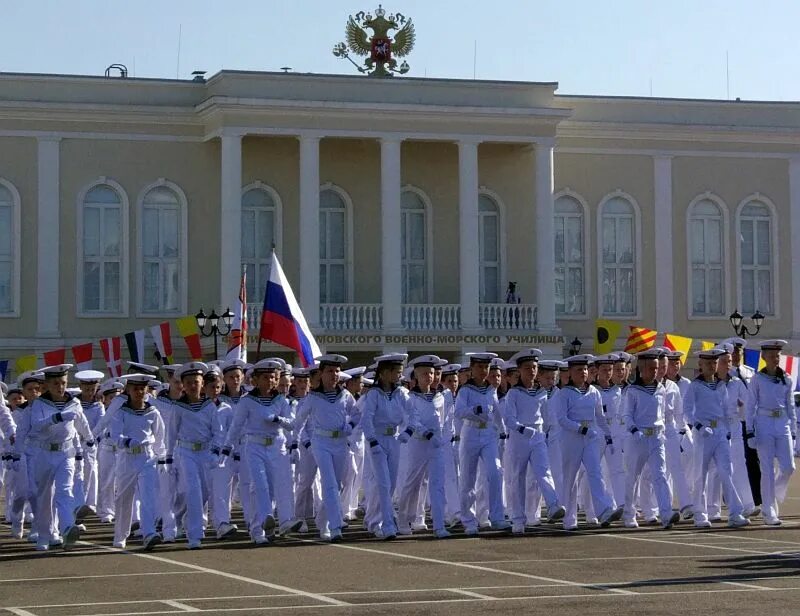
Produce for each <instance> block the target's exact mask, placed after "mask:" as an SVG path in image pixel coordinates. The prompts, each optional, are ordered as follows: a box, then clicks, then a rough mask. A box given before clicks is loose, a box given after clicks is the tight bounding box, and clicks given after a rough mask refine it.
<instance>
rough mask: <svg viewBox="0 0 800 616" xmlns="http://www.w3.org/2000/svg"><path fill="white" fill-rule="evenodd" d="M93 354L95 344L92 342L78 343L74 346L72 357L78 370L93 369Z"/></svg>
mask: <svg viewBox="0 0 800 616" xmlns="http://www.w3.org/2000/svg"><path fill="white" fill-rule="evenodd" d="M92 355H94V344H93V343H91V342H87V343H86V344H76V345H75V346H74V347H72V359H73V360H74V361H75V367H76V368H77V369H78V370H91V369H92Z"/></svg>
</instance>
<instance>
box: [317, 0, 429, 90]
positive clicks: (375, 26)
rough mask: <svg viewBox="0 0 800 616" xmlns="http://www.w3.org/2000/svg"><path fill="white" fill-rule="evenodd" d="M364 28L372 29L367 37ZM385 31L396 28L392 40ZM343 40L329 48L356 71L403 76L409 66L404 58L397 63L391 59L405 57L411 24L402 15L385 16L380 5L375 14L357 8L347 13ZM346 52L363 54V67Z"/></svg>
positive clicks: (410, 43)
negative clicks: (345, 40) (364, 58)
mask: <svg viewBox="0 0 800 616" xmlns="http://www.w3.org/2000/svg"><path fill="white" fill-rule="evenodd" d="M366 28H369V29H371V30H372V36H371V37H370V36H369V34H368V33H367V31H366ZM389 30H397V32H396V33H395V35H394V39H391V38H389ZM345 36H346V38H347V43H346V44H345V43H338V44H337V45H335V46H334V48H333V55H334V56H336V57H337V58H345V59H347V60H350V62H351V63H352V64H353V66H355V67H356V68H357V69H358V71H359V72H361V73H367V74H369V76H370V77H391V76H392V75H393V74H394V73H397V74H400V75H405V74H406V73H407V72H408V71H409V69H410V67H409V66H408V63H407V62H406V61H405V60H404V61H403V63H402V64H401V65H400V66H397V60H395V58H402V57H404V56H407V55H408V54H409V53H410V52H411V50H412V49H413V47H414V38H415V34H414V24H413V23H412V22H411V20H410V19H407V18H406V17H405V16H404V15H402V14H400V13H397V14H395V15H386V11H385V10H384V9H383V7H382V6H381V5H378V8H377V9H375V16H374V17H373V16H372V15H371V14H370V13H366V14H365V13H364V11H359V12H358V13H356V14H355V15H350V17H349V19H348V20H347V28H346V29H345ZM350 53H354V54H355V55H357V56H367V59H366V60H364V66H359V65H358V64H357V63H356V62H354V61H353V59H352V58H350Z"/></svg>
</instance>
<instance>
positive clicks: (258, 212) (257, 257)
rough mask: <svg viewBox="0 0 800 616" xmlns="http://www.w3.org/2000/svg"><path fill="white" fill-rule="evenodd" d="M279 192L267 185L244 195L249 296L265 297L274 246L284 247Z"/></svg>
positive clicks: (244, 248)
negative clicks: (280, 236)
mask: <svg viewBox="0 0 800 616" xmlns="http://www.w3.org/2000/svg"><path fill="white" fill-rule="evenodd" d="M278 209H279V201H278V196H277V193H275V192H274V191H273V190H272V189H271V188H267V187H266V186H259V187H255V188H250V189H246V190H245V193H244V194H243V195H242V265H243V266H244V267H245V269H246V270H247V297H248V299H251V301H256V302H260V301H262V300H263V299H264V292H265V290H266V285H267V279H268V278H269V268H270V252H271V250H272V246H276V250H277V249H279V248H280V246H279V238H278V236H277V230H278V229H279V228H280V225H279V224H277V222H278V220H279V218H278V215H279V211H278Z"/></svg>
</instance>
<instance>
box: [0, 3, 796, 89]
mask: <svg viewBox="0 0 800 616" xmlns="http://www.w3.org/2000/svg"><path fill="white" fill-rule="evenodd" d="M376 6H377V2H373V1H372V0H368V1H364V0H347V1H343V0H328V1H324V0H294V1H290V0H284V1H282V2H276V1H275V0H261V1H257V0H227V1H226V0H132V1H131V0H129V1H127V2H122V1H120V0H103V1H101V0H0V7H2V13H0V15H2V24H3V28H2V36H0V71H10V72H37V73H39V72H41V73H70V74H90V75H102V74H103V72H104V70H105V67H106V66H108V65H109V64H112V63H115V62H120V63H123V64H126V65H127V66H128V68H129V70H130V72H131V75H135V76H137V77H169V78H174V77H175V76H176V71H177V70H178V38H179V37H178V34H179V30H180V31H181V37H180V38H181V43H180V73H179V74H180V77H181V78H189V76H190V73H191V71H192V70H194V69H203V70H206V71H208V73H209V75H210V74H213V73H215V72H217V71H218V70H220V69H223V68H224V69H245V70H264V71H275V70H279V69H280V68H281V67H283V66H290V67H292V69H293V70H294V71H297V72H312V73H348V74H350V73H353V72H354V71H355V69H353V67H352V66H351V65H350V64H349V63H347V62H346V61H344V60H338V59H336V58H334V57H333V56H332V54H331V48H332V47H333V45H334V44H335V43H337V42H338V41H340V40H343V39H344V26H345V22H346V20H347V16H348V15H349V14H351V13H356V12H358V11H359V10H369V11H373V10H374V9H375V7H376ZM384 8H386V9H387V10H388V11H389V12H394V11H400V12H401V13H403V14H405V15H406V16H408V17H411V18H412V19H413V20H414V23H415V26H416V32H417V44H416V47H415V49H414V51H413V52H412V53H411V55H410V57H409V58H408V62H409V64H410V65H411V72H410V73H409V74H410V75H413V76H420V77H422V76H427V77H454V78H466V79H471V78H472V77H473V54H474V49H475V43H476V41H477V62H476V63H475V68H476V71H475V74H476V75H477V77H478V79H515V80H524V81H558V82H559V83H560V86H559V92H560V93H565V94H613V95H634V96H648V95H650V93H651V91H652V94H653V95H654V96H676V97H692V98H694V97H697V98H721V99H724V98H726V97H727V85H726V84H727V82H726V53H727V54H728V56H729V62H728V65H729V69H730V96H731V98H736V97H741V98H743V99H756V100H800V70H798V69H800V36H799V35H798V24H800V2H797V1H796V0H759V1H756V0H663V1H662V2H658V3H656V2H648V1H642V0H610V1H606V2H602V1H594V2H590V1H589V0H560V1H558V0H527V1H526V0H490V1H486V0H427V1H424V0H386V3H385V6H384Z"/></svg>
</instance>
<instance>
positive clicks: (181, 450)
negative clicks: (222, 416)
mask: <svg viewBox="0 0 800 616" xmlns="http://www.w3.org/2000/svg"><path fill="white" fill-rule="evenodd" d="M209 371H210V369H209V366H208V365H207V364H204V363H203V362H195V361H191V362H188V363H185V364H183V365H182V366H181V368H180V370H179V371H178V372H177V377H178V378H179V379H180V380H181V384H182V385H183V395H182V396H181V397H180V398H178V400H176V401H175V402H174V404H173V412H172V416H171V417H170V424H169V425H168V427H167V443H166V450H167V451H166V459H170V458H172V459H173V460H174V464H176V465H177V469H178V478H179V486H180V491H181V492H182V493H183V495H184V498H185V499H186V516H185V518H184V526H185V528H186V538H187V539H188V547H189V549H190V550H197V549H200V547H201V541H202V539H203V534H204V533H203V529H204V517H205V516H204V511H205V505H206V503H207V502H208V500H209V492H210V491H209V484H210V479H209V471H210V470H211V466H212V464H214V462H215V460H214V459H212V453H211V448H212V446H213V444H214V441H215V440H217V442H219V441H220V440H223V439H221V438H219V435H218V432H217V425H218V420H217V417H216V415H217V404H216V401H215V399H214V398H207V397H205V396H204V395H203V393H204V392H203V385H204V377H205V375H206V373H208V372H209Z"/></svg>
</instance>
